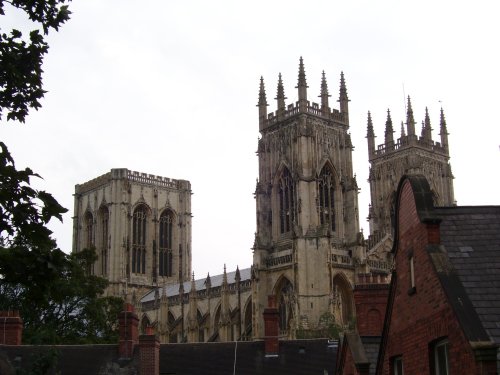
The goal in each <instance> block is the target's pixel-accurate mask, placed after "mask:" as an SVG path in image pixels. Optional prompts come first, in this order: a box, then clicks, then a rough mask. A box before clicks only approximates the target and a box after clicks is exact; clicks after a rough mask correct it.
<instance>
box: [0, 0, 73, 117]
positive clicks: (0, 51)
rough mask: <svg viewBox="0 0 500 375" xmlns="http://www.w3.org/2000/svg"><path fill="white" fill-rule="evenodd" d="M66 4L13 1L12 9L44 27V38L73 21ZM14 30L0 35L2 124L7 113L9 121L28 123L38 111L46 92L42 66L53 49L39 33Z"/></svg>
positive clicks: (44, 0)
mask: <svg viewBox="0 0 500 375" xmlns="http://www.w3.org/2000/svg"><path fill="white" fill-rule="evenodd" d="M66 2H68V1H66V0H11V1H9V3H10V5H11V6H13V7H16V8H19V9H22V10H24V11H25V12H26V13H27V15H28V17H29V19H30V20H32V21H33V22H35V23H38V24H40V26H41V28H42V30H43V34H45V35H47V34H48V33H49V31H50V29H54V30H56V31H57V30H58V29H59V27H60V26H61V25H62V24H63V23H64V22H66V21H67V20H69V17H70V15H71V12H70V11H69V10H68V6H67V5H63V4H64V3H66ZM4 14H5V13H4V1H3V0H0V15H4ZM22 37H23V36H22V33H21V32H20V31H18V30H15V29H14V30H12V31H11V32H10V35H9V34H7V33H0V56H1V60H0V120H1V119H2V115H3V112H4V111H6V112H7V120H17V121H19V122H24V121H25V118H26V116H27V115H28V112H29V109H30V108H34V109H36V110H38V108H40V107H41V104H40V99H42V98H43V96H44V94H45V92H46V91H44V90H43V88H42V73H43V70H42V63H43V58H44V55H45V54H46V53H47V51H48V49H49V46H48V44H47V43H46V42H45V41H44V38H43V35H42V34H41V33H40V31H39V30H33V31H31V32H30V34H29V41H28V42H27V41H25V40H23V38H22Z"/></svg>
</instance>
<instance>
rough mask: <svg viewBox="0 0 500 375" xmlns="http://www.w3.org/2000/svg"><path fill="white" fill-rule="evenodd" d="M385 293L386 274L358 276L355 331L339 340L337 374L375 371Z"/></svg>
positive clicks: (385, 302)
mask: <svg viewBox="0 0 500 375" xmlns="http://www.w3.org/2000/svg"><path fill="white" fill-rule="evenodd" d="M388 292H389V284H388V283H387V279H386V276H385V275H377V274H359V275H357V280H356V285H355V286H354V292H353V295H354V302H355V305H356V330H355V331H354V332H348V333H346V334H345V335H344V336H343V337H342V339H341V340H340V344H339V350H338V352H337V364H336V365H337V368H336V374H342V375H373V374H375V369H376V365H377V356H378V352H379V346H380V340H381V335H382V329H383V324H384V316H385V309H386V306H387V297H388Z"/></svg>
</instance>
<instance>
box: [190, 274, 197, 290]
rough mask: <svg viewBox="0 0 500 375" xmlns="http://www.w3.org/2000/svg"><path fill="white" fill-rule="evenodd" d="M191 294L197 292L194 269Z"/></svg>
mask: <svg viewBox="0 0 500 375" xmlns="http://www.w3.org/2000/svg"><path fill="white" fill-rule="evenodd" d="M189 294H196V283H195V282H194V271H193V274H192V276H191V290H190V292H189Z"/></svg>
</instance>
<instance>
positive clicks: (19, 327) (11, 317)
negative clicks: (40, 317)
mask: <svg viewBox="0 0 500 375" xmlns="http://www.w3.org/2000/svg"><path fill="white" fill-rule="evenodd" d="M22 334H23V322H22V320H21V317H20V316H19V311H0V345H2V344H3V345H21V339H22Z"/></svg>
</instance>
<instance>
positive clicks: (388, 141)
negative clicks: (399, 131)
mask: <svg viewBox="0 0 500 375" xmlns="http://www.w3.org/2000/svg"><path fill="white" fill-rule="evenodd" d="M385 148H386V150H392V149H394V129H393V128H392V119H391V111H390V110H389V109H387V120H386V121H385Z"/></svg>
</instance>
